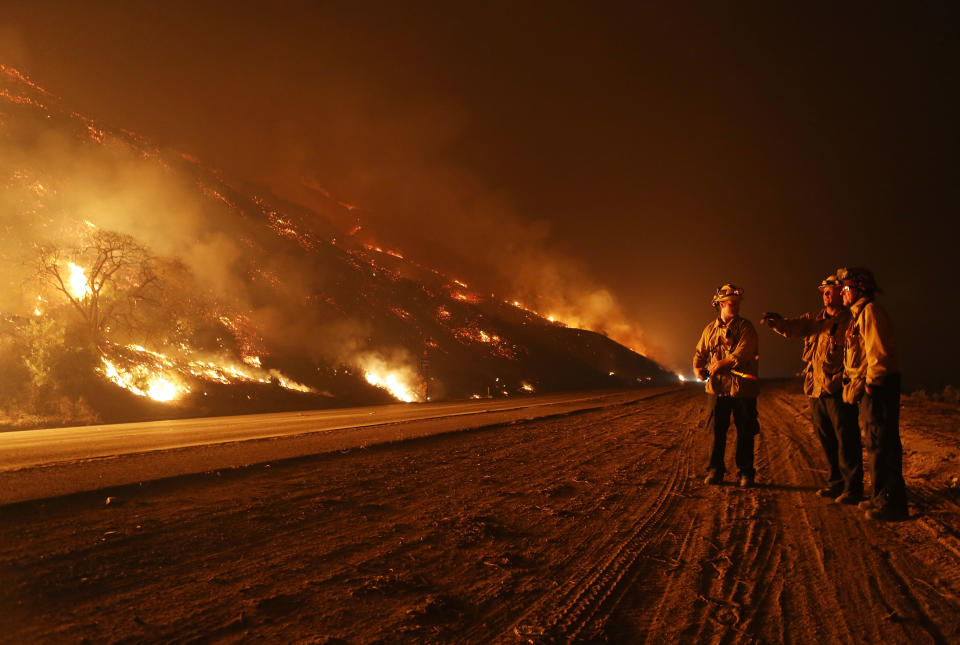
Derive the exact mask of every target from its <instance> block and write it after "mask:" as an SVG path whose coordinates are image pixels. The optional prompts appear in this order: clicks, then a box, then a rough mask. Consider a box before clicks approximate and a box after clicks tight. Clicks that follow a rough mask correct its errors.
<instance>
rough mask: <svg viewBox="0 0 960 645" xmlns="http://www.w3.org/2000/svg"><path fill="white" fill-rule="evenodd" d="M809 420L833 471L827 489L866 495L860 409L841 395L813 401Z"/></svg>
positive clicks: (826, 396)
mask: <svg viewBox="0 0 960 645" xmlns="http://www.w3.org/2000/svg"><path fill="white" fill-rule="evenodd" d="M810 419H811V421H813V429H814V430H815V431H816V433H817V439H819V440H820V445H821V446H823V454H824V455H826V457H827V464H828V465H829V467H830V472H829V474H828V476H827V477H828V479H827V486H828V487H830V488H831V489H833V490H834V491H836V493H837V495H839V494H840V493H850V494H851V495H855V496H857V497H860V496H861V495H863V447H862V446H861V443H860V426H859V425H858V424H857V406H855V405H850V404H848V403H844V402H843V398H842V397H841V396H840V395H839V394H833V395H831V394H824V395H823V396H820V397H810Z"/></svg>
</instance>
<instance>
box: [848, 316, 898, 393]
mask: <svg viewBox="0 0 960 645" xmlns="http://www.w3.org/2000/svg"><path fill="white" fill-rule="evenodd" d="M850 313H851V314H852V316H853V321H852V322H851V323H850V326H849V327H848V328H847V334H846V343H845V345H844V355H843V400H844V401H846V402H847V403H856V402H857V401H859V400H860V397H861V396H863V392H864V389H865V388H866V386H867V385H871V386H873V385H883V382H884V380H886V378H887V376H889V375H891V374H899V373H900V363H899V361H898V360H897V344H896V341H895V340H894V338H893V326H892V325H891V324H890V318H889V316H887V312H886V311H884V309H883V307H881V306H880V305H878V304H877V303H875V302H874V301H872V300H868V299H867V298H861V299H860V300H857V301H856V302H855V303H854V304H853V306H851V307H850Z"/></svg>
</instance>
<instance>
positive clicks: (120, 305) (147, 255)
mask: <svg viewBox="0 0 960 645" xmlns="http://www.w3.org/2000/svg"><path fill="white" fill-rule="evenodd" d="M178 268H180V267H178V266H177V265H176V263H171V262H165V261H162V260H160V259H159V258H157V257H156V256H155V255H153V254H152V253H151V252H150V251H149V250H147V249H146V248H145V247H144V246H142V245H141V244H139V243H138V242H137V241H136V240H134V239H133V238H132V237H130V236H129V235H124V234H121V233H116V232H112V231H102V230H96V231H94V232H93V233H91V234H88V235H86V236H84V238H83V239H82V241H81V243H80V244H79V245H77V246H76V247H74V248H61V247H57V246H41V247H39V249H38V270H37V275H38V278H39V279H40V282H41V284H43V285H44V286H45V287H46V288H47V290H48V291H49V290H52V292H53V293H54V294H56V295H57V296H60V297H62V298H64V299H65V300H66V303H67V304H68V306H69V308H70V309H71V310H72V311H73V312H74V313H75V314H76V317H75V322H78V323H79V325H78V330H79V336H80V338H79V339H78V340H81V341H82V342H83V344H84V345H87V346H88V347H91V348H92V347H98V346H101V345H102V343H103V341H104V336H105V334H106V333H107V332H108V331H120V332H123V331H126V332H132V331H136V332H142V331H143V330H144V329H147V328H149V327H150V326H151V314H156V313H157V311H158V310H160V309H163V307H162V304H163V303H162V300H163V296H164V293H163V284H162V282H163V280H162V279H161V277H162V274H163V273H164V272H170V271H171V270H173V271H174V272H176V270H177V269H178Z"/></svg>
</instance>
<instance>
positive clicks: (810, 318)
mask: <svg viewBox="0 0 960 645" xmlns="http://www.w3.org/2000/svg"><path fill="white" fill-rule="evenodd" d="M840 290H841V285H840V279H839V278H837V276H836V275H830V276H827V277H826V278H825V279H824V280H822V281H821V282H820V293H821V295H822V297H823V309H821V310H820V311H817V312H810V313H806V314H804V315H803V316H800V317H799V318H784V317H783V316H781V315H780V314H777V313H765V314H763V318H761V320H760V322H761V323H763V324H765V325H767V326H768V327H770V329H772V330H773V331H775V332H776V333H778V334H780V335H781V336H784V337H786V338H791V337H798V336H799V337H802V338H803V339H804V348H803V360H804V362H805V363H806V367H805V368H804V370H803V377H804V378H803V393H804V394H806V395H807V396H808V397H809V399H808V403H809V408H810V419H811V421H812V422H813V428H814V431H815V432H816V433H817V438H818V439H819V440H820V445H821V446H823V453H824V455H825V456H826V458H827V464H828V466H829V468H830V471H829V474H828V476H827V483H826V485H825V486H824V487H823V488H821V489H820V490H818V491H817V494H818V495H820V496H821V497H829V498H831V499H833V500H835V501H836V502H838V503H840V504H857V503H859V502H860V501H861V499H862V498H863V448H862V446H861V443H860V427H859V426H858V425H857V408H856V406H854V405H850V404H848V403H844V401H843V348H844V340H845V338H846V333H847V327H848V326H849V325H850V311H849V310H848V309H847V308H846V307H844V306H843V303H842V297H843V296H842V294H841V291H840Z"/></svg>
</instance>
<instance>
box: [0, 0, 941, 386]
mask: <svg viewBox="0 0 960 645" xmlns="http://www.w3.org/2000/svg"><path fill="white" fill-rule="evenodd" d="M678 4H680V3H652V4H651V3H618V4H595V3H594V4H589V3H583V2H571V3H567V2H549V3H478V4H476V5H473V6H472V7H471V8H464V6H460V3H439V2H438V3H397V2H351V3H321V2H278V3H277V2H275V3H267V2H262V3H251V2H235V3H230V4H227V5H225V4H224V3H219V2H170V1H167V2H162V3H161V2H137V3H124V2H115V3H102V2H90V3H73V2H58V3H54V2H42V1H40V2H29V3H27V2H23V3H18V2H14V3H4V7H3V8H2V9H0V62H3V63H5V64H7V65H12V66H14V67H16V68H18V69H20V70H21V71H23V72H24V73H26V74H28V75H29V76H30V77H31V78H32V79H33V80H34V81H36V82H37V83H38V84H40V85H41V86H43V87H45V88H47V89H48V90H50V91H51V92H53V93H54V94H56V95H58V96H60V97H61V98H62V100H63V102H64V104H65V105H68V106H71V107H72V108H73V109H75V110H77V111H78V112H80V113H83V114H85V115H87V116H90V117H92V118H94V119H96V120H97V121H98V122H101V123H102V124H104V125H108V126H111V127H117V128H126V129H129V130H133V131H136V132H138V133H140V134H142V135H144V136H146V137H148V138H150V139H152V140H154V141H156V142H158V143H160V144H161V145H165V146H170V147H175V148H177V149H180V150H183V151H185V152H189V153H190V154H192V155H194V156H195V157H197V158H199V159H202V160H203V161H204V162H205V163H207V164H208V165H211V166H214V167H220V168H223V169H224V170H225V171H227V172H228V173H232V174H234V175H236V176H237V177H240V178H243V179H247V180H250V181H253V182H256V183H259V184H263V185H265V186H268V187H269V188H271V189H272V190H273V191H274V192H276V193H278V194H280V195H282V196H284V197H287V198H289V199H291V200H294V201H298V202H301V203H303V204H306V205H312V204H319V203H320V202H321V200H322V199H323V197H322V193H321V192H320V190H318V189H322V190H325V191H329V193H330V194H332V195H333V196H334V197H335V198H336V199H338V200H341V201H344V202H349V203H351V204H354V205H356V206H357V207H358V209H357V210H355V211H352V213H351V216H354V215H355V216H356V217H357V218H358V219H359V221H360V223H362V224H364V225H365V226H367V227H368V228H372V229H374V230H375V231H376V232H377V233H376V234H377V236H378V237H379V238H382V239H383V242H384V243H387V244H391V245H392V246H395V247H399V248H401V249H402V250H403V251H404V252H405V253H407V254H408V255H413V256H417V257H420V258H422V259H423V260H424V261H426V262H435V263H438V264H440V265H441V266H442V268H444V269H448V270H452V271H456V272H462V273H463V274H464V275H463V276H461V277H463V278H464V279H467V280H470V281H475V282H479V283H481V284H483V285H484V286H489V287H490V288H495V289H497V290H498V291H502V292H503V294H502V295H504V296H508V297H509V296H513V295H514V294H516V295H517V296H521V295H525V294H524V293H523V292H524V291H527V292H530V291H537V292H541V293H542V292H544V291H554V290H555V291H557V292H561V293H562V295H563V298H564V299H565V300H566V301H567V302H569V301H570V300H571V299H574V300H576V299H578V298H581V297H582V298H583V302H582V306H583V309H584V310H585V311H587V310H589V311H590V312H593V314H595V315H597V316H608V317H610V319H611V320H612V321H615V324H617V325H623V324H631V325H633V326H635V327H636V328H638V329H641V330H643V333H644V336H645V338H644V342H645V345H646V347H647V348H648V349H649V351H651V353H652V354H653V356H654V357H655V358H657V359H659V360H660V361H661V362H663V363H665V364H667V365H668V366H670V367H673V368H675V369H682V370H684V371H686V370H689V362H690V357H691V356H692V352H693V346H694V344H695V342H696V340H697V338H698V336H699V332H700V330H701V329H702V327H703V326H704V325H705V324H706V323H707V322H708V321H709V319H710V318H711V316H712V315H713V311H712V309H711V308H710V306H709V299H710V296H711V295H712V293H713V291H714V290H715V289H716V287H717V286H719V285H720V284H721V283H724V282H734V283H736V284H738V285H740V286H742V287H743V288H744V289H745V290H746V300H745V302H744V309H743V313H744V315H745V316H746V317H748V318H750V319H752V320H753V321H754V322H755V323H757V322H758V320H759V315H760V313H761V312H762V311H765V310H774V311H779V312H780V313H783V314H785V315H799V314H801V313H803V312H804V311H808V310H813V309H816V308H818V307H819V306H820V302H819V294H818V293H817V291H816V285H817V284H818V283H819V281H820V280H821V279H822V278H823V277H824V276H826V275H827V274H828V273H831V272H832V271H833V270H834V269H835V268H837V267H838V266H844V265H866V266H869V267H871V268H872V269H873V270H874V272H875V274H876V276H877V278H878V281H879V282H880V284H881V286H882V287H883V288H884V289H885V292H886V293H884V294H882V295H881V296H880V301H881V302H882V303H883V304H884V305H885V306H886V307H887V309H888V310H889V312H890V314H891V317H892V319H893V321H894V325H895V328H896V330H897V333H898V340H899V344H900V351H901V354H902V362H903V367H904V376H905V379H906V383H907V386H908V387H918V386H921V385H925V386H928V387H931V386H934V387H936V386H942V385H943V384H946V383H954V384H956V383H958V377H957V374H958V372H960V370H958V368H957V365H958V359H960V351H958V349H957V344H956V342H955V338H956V333H957V332H956V329H955V327H956V323H957V322H960V317H958V305H957V303H956V298H955V296H954V294H955V293H956V286H955V282H956V280H957V278H956V277H955V276H956V274H957V269H956V268H955V263H954V262H953V261H952V260H953V259H954V258H955V256H956V255H957V253H956V247H957V229H958V227H957V225H956V224H955V219H956V216H957V212H958V211H957V207H958V205H960V200H958V190H960V177H958V174H960V173H958V168H960V166H958V163H957V157H956V151H957V150H958V147H960V146H958V144H960V141H958V132H960V128H958V125H957V117H956V115H957V114H960V100H958V95H957V94H958V90H957V83H956V76H957V71H958V65H957V63H958V60H960V57H958V56H957V53H958V51H957V50H958V42H960V40H958V36H960V34H958V26H960V22H958V20H957V15H956V13H957V12H956V11H955V8H954V6H953V5H952V3H922V4H921V3H909V4H908V3H900V4H897V5H895V6H894V5H890V6H887V5H882V3H866V2H863V3H861V2H851V3H833V2H831V3H769V2H757V3H690V4H686V5H685V7H683V8H681V7H678V6H676V5H678ZM697 5H699V6H697ZM585 315H587V314H585ZM611 331H613V330H611ZM760 338H761V373H762V374H763V375H765V376H773V375H788V374H791V373H793V372H795V371H796V370H797V369H798V368H799V366H800V362H799V352H800V347H799V343H798V342H788V341H785V340H782V339H780V338H779V337H776V336H774V335H773V334H772V333H769V332H768V331H766V330H761V331H760Z"/></svg>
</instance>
